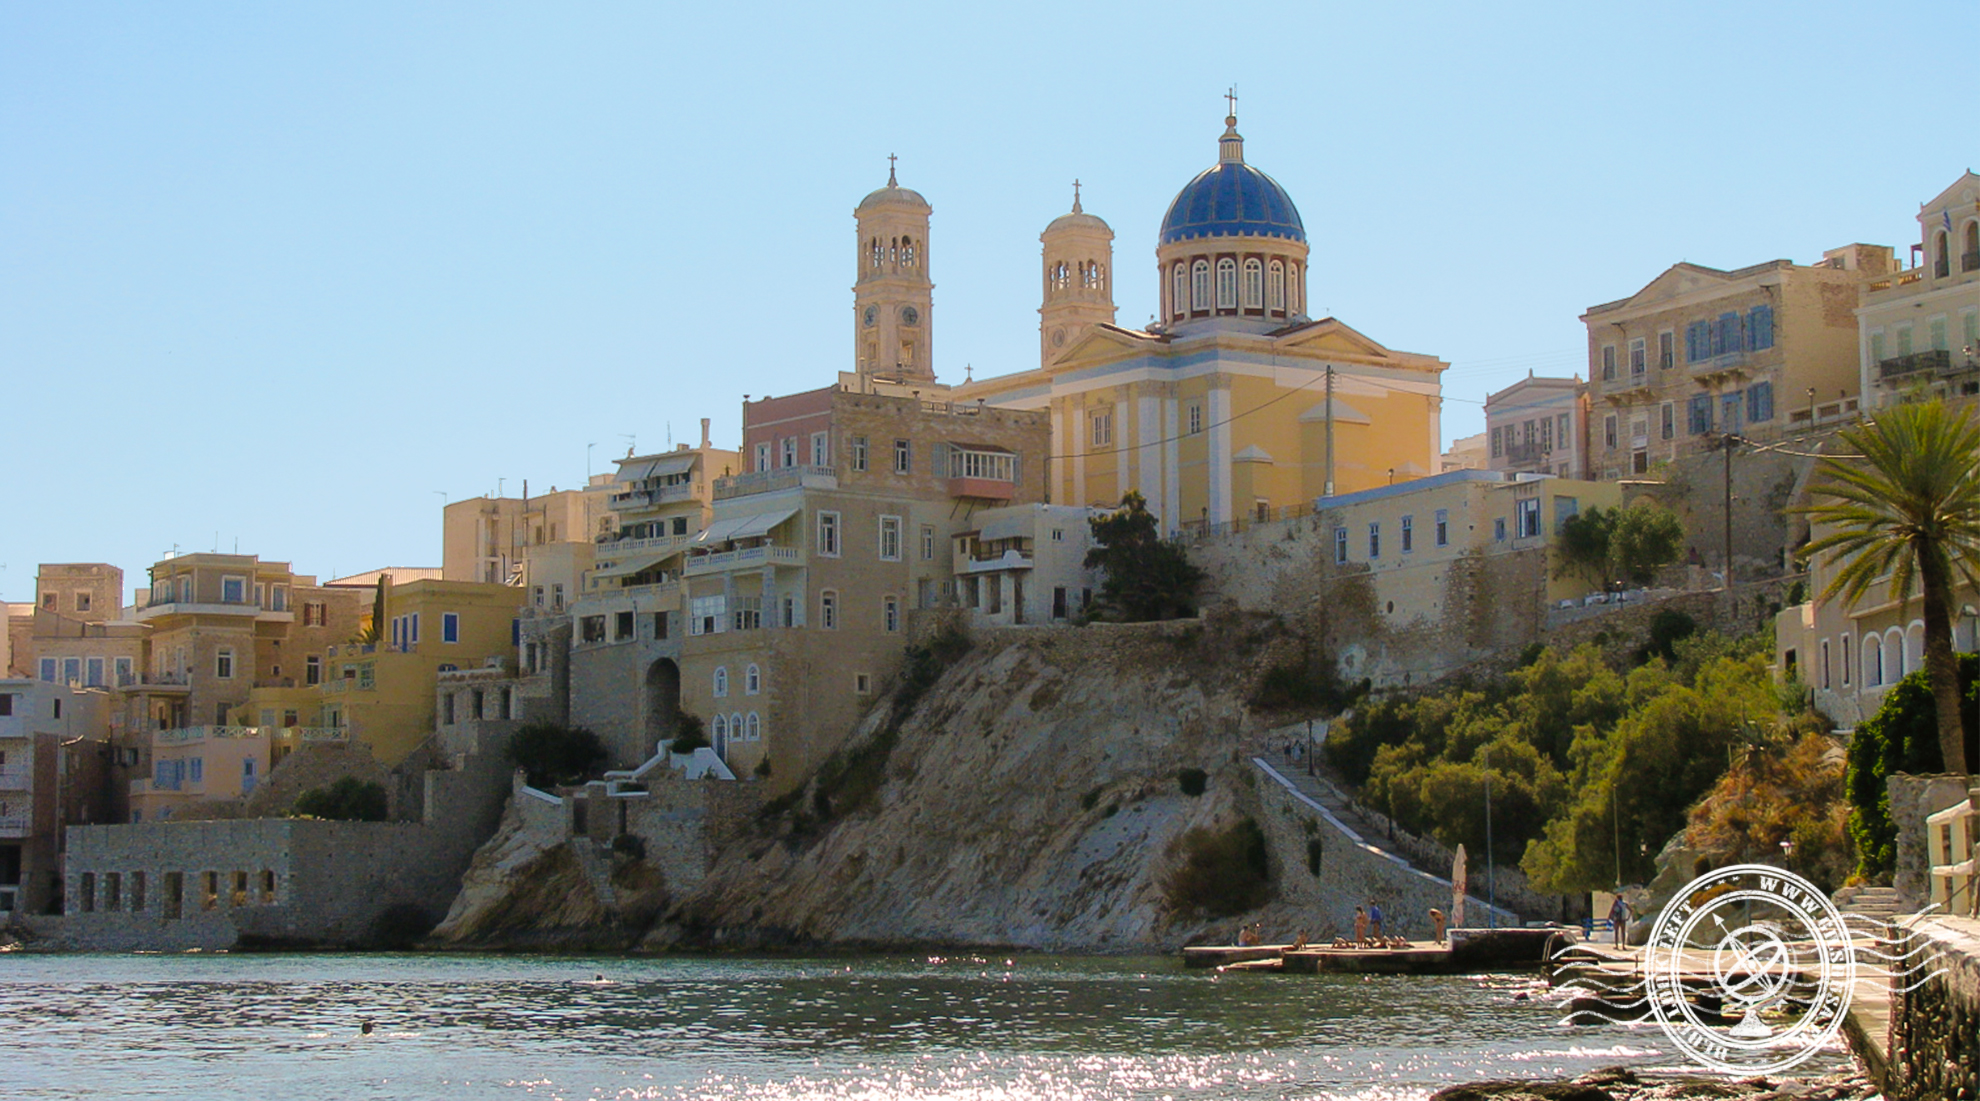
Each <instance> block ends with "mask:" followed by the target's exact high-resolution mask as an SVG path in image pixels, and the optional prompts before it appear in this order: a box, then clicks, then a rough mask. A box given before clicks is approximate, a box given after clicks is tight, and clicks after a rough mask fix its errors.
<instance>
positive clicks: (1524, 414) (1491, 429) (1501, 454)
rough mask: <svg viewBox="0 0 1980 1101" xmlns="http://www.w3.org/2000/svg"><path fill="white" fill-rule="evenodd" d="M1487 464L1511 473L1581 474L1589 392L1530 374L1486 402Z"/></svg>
mask: <svg viewBox="0 0 1980 1101" xmlns="http://www.w3.org/2000/svg"><path fill="white" fill-rule="evenodd" d="M1485 435H1486V440H1487V443H1486V464H1487V467H1488V468H1489V469H1492V470H1498V471H1503V472H1510V473H1516V474H1552V475H1554V476H1555V477H1558V478H1581V477H1585V476H1586V470H1587V462H1586V459H1587V450H1588V388H1587V386H1586V385H1584V384H1583V383H1582V381H1581V379H1579V378H1535V377H1534V376H1533V375H1532V374H1531V373H1529V374H1528V375H1527V376H1526V377H1525V378H1523V379H1521V380H1519V381H1518V382H1515V383H1513V384H1512V385H1511V386H1508V387H1506V388H1505V389H1503V390H1500V391H1499V392H1498V393H1496V394H1493V395H1491V396H1489V397H1487V398H1486V399H1485Z"/></svg>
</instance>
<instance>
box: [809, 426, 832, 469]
mask: <svg viewBox="0 0 1980 1101" xmlns="http://www.w3.org/2000/svg"><path fill="white" fill-rule="evenodd" d="M811 465H812V466H831V465H832V435H831V433H829V432H813V433H812V434H811Z"/></svg>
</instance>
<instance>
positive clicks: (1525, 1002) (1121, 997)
mask: <svg viewBox="0 0 1980 1101" xmlns="http://www.w3.org/2000/svg"><path fill="white" fill-rule="evenodd" d="M1521 995H1525V997H1524V998H1522V997H1521ZM1563 1015H1564V1011H1562V1010H1561V1009H1560V1008H1559V1007H1558V1006H1557V1005H1556V1004H1554V1003H1553V1001H1552V1000H1550V999H1549V998H1548V997H1547V992H1546V990H1545V988H1544V986H1539V985H1536V984H1535V982H1534V981H1532V980H1529V979H1523V978H1507V977H1503V976H1501V977H1487V976H1469V977H1461V976H1449V977H1400V976H1382V977H1365V978H1364V977H1349V976H1311V975H1254V974H1218V973H1215V972H1207V971H1186V970H1184V969H1183V968H1182V967H1181V965H1180V964H1179V963H1178V962H1177V961H1175V960H1174V959H1155V958H1146V959H1126V958H1074V957H1053V956H1026V955H1016V956H1009V957H1005V956H984V955H950V956H926V955H924V956H914V957H895V956H889V957H871V956H862V957H844V958H822V959H788V958H777V959H759V958H733V957H723V958H713V959H708V958H666V959H640V960H630V959H617V958H599V959H584V958H569V957H540V956H530V957H515V956H492V957H491V956H424V955H225V954H222V955H121V956H111V955H75V956H57V955H30V954H20V953H15V954H12V955H7V956H0V1021H5V1022H6V1025H5V1026H4V1031H0V1037H4V1038H0V1096H4V1097H5V1098H9V1099H14V1101H19V1099H26V1098H34V1099H41V1098H76V1097H88V1098H119V1099H126V1098H152V1097H172V1098H181V1097H183V1098H210V1099H234V1098H240V1099H255V1101H263V1099H268V1101H278V1099H279V1101H355V1099H364V1098H432V1099H436V1101H437V1099H459V1101H470V1099H473V1101H479V1099H505V1101H506V1099H517V1101H520V1099H546V1101H548V1099H577V1098H614V1099H626V1101H632V1099H644V1098H663V1099H672V1098H745V1097H747V1098H772V1099H785V1098H792V1099H795V1098H853V1099H862V1101H865V1099H872V1101H896V1099H919V1098H959V1099H969V1101H975V1099H982V1101H991V1099H996V1101H1006V1099H1008V1101H1031V1099H1038V1101H1045V1099H1061V1098H1068V1099H1069V1098H1149V1099H1157V1098H1168V1099H1177V1101H1180V1099H1183V1098H1191V1099H1198V1098H1201V1099H1215V1098H1235V1097H1241V1096H1242V1097H1267V1098H1329V1099H1356V1101H1391V1099H1395V1101H1401V1099H1409V1098H1421V1097H1424V1096H1426V1095H1428V1094H1429V1093H1430V1092H1432V1091H1434V1090H1435V1089H1438V1088H1440V1087H1442V1086H1445V1085H1450V1084H1453V1083H1456V1082H1466V1081H1475V1080H1479V1079H1485V1078H1493V1077H1511V1076H1521V1077H1525V1076H1558V1075H1566V1074H1574V1073H1578V1072H1581V1071H1585V1070H1590V1069H1593V1068H1596V1067H1600V1066H1610V1065H1615V1064H1619V1063H1626V1064H1632V1065H1638V1066H1658V1065H1664V1066H1668V1065H1671V1064H1673V1063H1674V1062H1675V1056H1674V1055H1673V1054H1672V1052H1671V1047H1670V1045H1669V1044H1668V1043H1667V1042H1665V1041H1664V1039H1663V1036H1662V1035H1661V1034H1660V1033H1658V1032H1657V1031H1656V1030H1655V1029H1621V1028H1614V1027H1605V1028H1603V1029H1600V1030H1597V1029H1585V1028H1584V1029H1576V1028H1572V1027H1568V1026H1563V1025H1561V1024H1560V1023H1559V1020H1560V1018H1561V1017H1562V1016H1563ZM367 1021H369V1022H371V1026H372V1028H371V1032H370V1033H369V1034H366V1033H365V1032H364V1031H363V1027H362V1026H363V1024H364V1022H367ZM1839 1059H1840V1056H1838V1057H1837V1059H1832V1060H1830V1061H1829V1062H1830V1063H1831V1064H1833V1063H1834V1062H1836V1061H1838V1060H1839Z"/></svg>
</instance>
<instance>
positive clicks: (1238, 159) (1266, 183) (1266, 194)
mask: <svg viewBox="0 0 1980 1101" xmlns="http://www.w3.org/2000/svg"><path fill="white" fill-rule="evenodd" d="M1224 121H1225V129H1224V136H1223V138H1222V139H1221V140H1220V141H1219V142H1218V146H1219V157H1218V162H1217V164H1216V166H1215V167H1213V168H1209V169H1206V170H1205V171H1204V172H1202V173H1201V174H1199V175H1198V176H1197V177H1196V178H1195V179H1193V180H1191V181H1189V183H1188V184H1186V185H1184V187H1183V189H1182V190H1181V191H1179V192H1177V193H1176V199H1175V201H1174V202H1172V203H1170V204H1169V213H1168V214H1167V215H1165V216H1164V217H1163V218H1162V238H1161V243H1162V244H1164V245H1167V244H1173V243H1174V242H1176V241H1187V240H1189V239H1191V238H1193V237H1238V236H1252V237H1284V238H1288V239H1290V240H1294V241H1299V242H1302V243H1304V242H1305V240H1306V226H1305V225H1304V224H1303V223H1301V222H1300V220H1299V208H1298V207H1295V206H1294V205H1293V201H1292V196H1290V195H1287V194H1286V189H1285V188H1283V187H1280V186H1279V183H1278V181H1277V180H1274V179H1273V178H1272V177H1270V176H1267V175H1266V174H1265V173H1263V172H1260V171H1259V170H1257V169H1256V168H1253V167H1251V166H1250V165H1248V164H1246V163H1244V139H1243V138H1242V137H1239V136H1238V132H1237V119H1235V118H1229V119H1226V120H1224Z"/></svg>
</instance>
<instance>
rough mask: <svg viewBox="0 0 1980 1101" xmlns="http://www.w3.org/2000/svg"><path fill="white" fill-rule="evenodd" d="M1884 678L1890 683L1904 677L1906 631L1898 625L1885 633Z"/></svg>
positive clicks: (1894, 682)
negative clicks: (1899, 628)
mask: <svg viewBox="0 0 1980 1101" xmlns="http://www.w3.org/2000/svg"><path fill="white" fill-rule="evenodd" d="M1884 679H1885V681H1886V682H1887V683H1890V684H1896V683H1897V682H1899V681H1901V680H1903V679H1904V632H1902V631H1900V630H1898V629H1897V628H1896V627H1893V628H1891V629H1890V630H1889V631H1888V632H1886V633H1885V635H1884Z"/></svg>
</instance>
